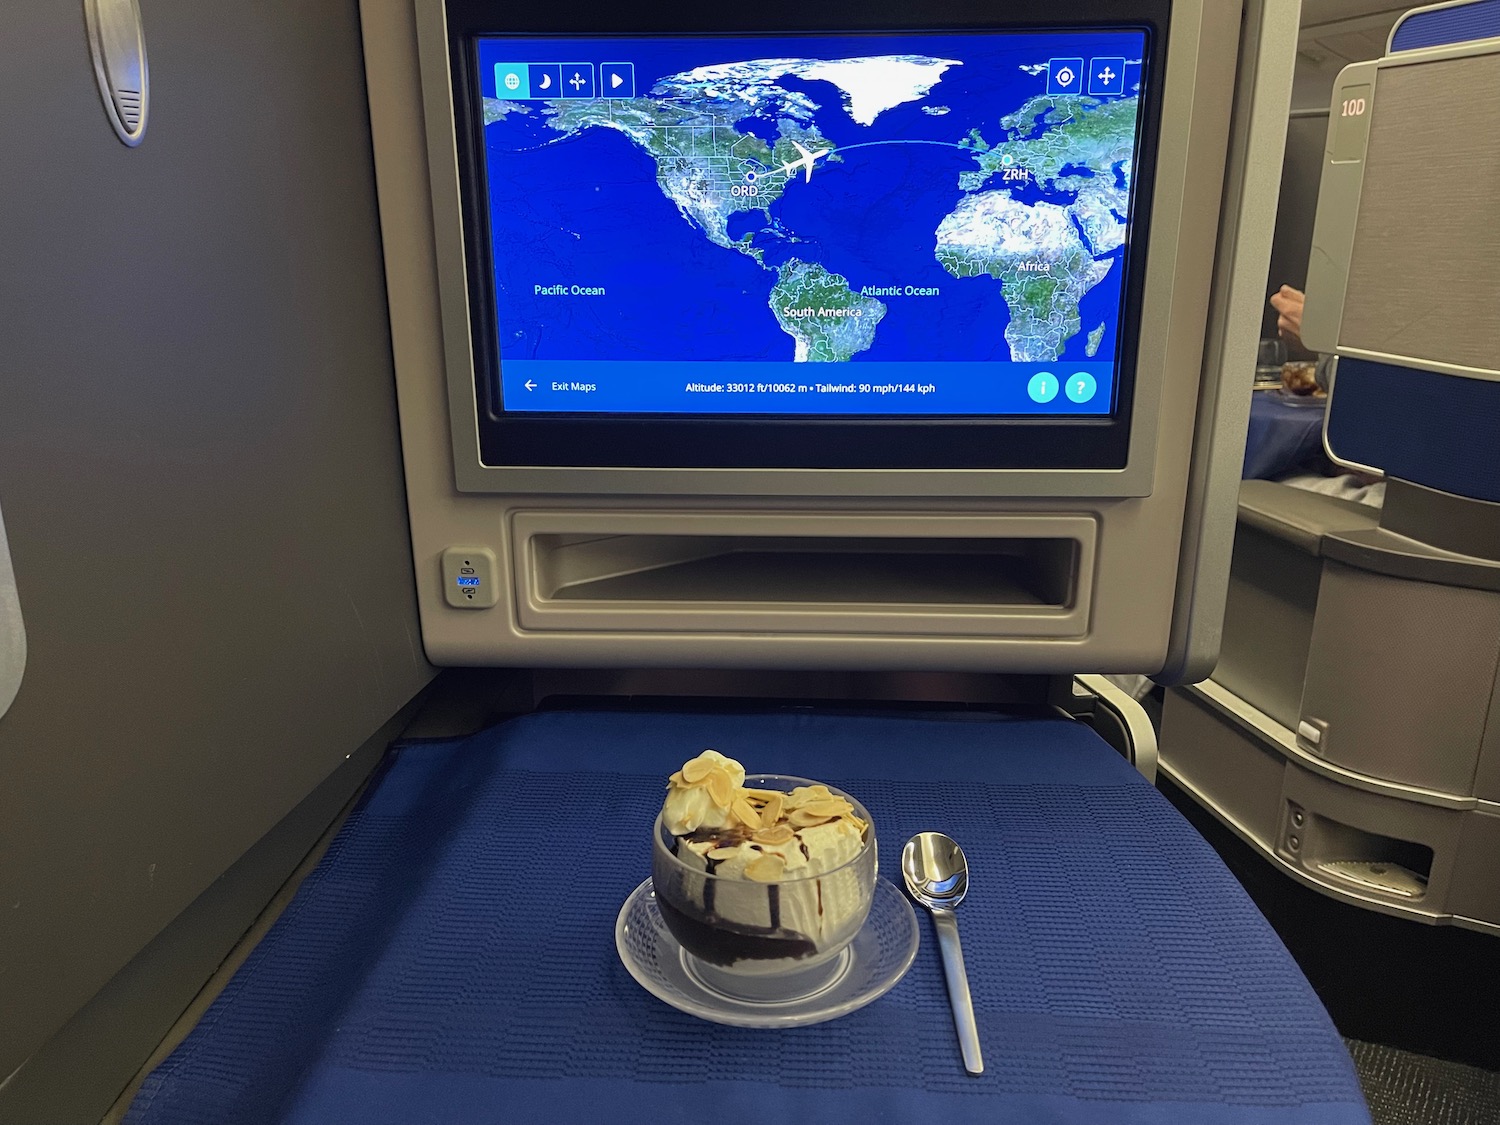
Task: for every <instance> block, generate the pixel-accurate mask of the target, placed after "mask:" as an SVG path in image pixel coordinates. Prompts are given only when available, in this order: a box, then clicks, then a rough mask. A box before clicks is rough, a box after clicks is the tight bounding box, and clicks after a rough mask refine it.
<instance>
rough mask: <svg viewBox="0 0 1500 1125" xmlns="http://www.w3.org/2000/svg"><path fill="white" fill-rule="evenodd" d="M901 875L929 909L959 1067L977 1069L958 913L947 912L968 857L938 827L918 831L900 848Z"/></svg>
mask: <svg viewBox="0 0 1500 1125" xmlns="http://www.w3.org/2000/svg"><path fill="white" fill-rule="evenodd" d="M901 876H902V878H903V879H905V880H906V890H907V892H908V893H909V894H910V895H911V897H912V898H914V899H916V900H917V901H918V902H920V903H921V904H922V905H923V906H925V907H927V909H928V910H930V911H932V922H933V925H934V926H936V927H937V935H938V948H939V949H941V950H942V953H943V975H944V976H945V977H947V978H948V1000H949V1002H950V1003H951V1004H952V1005H953V1022H954V1023H955V1024H957V1025H958V1044H959V1047H960V1049H961V1050H962V1051H963V1056H964V1069H965V1070H967V1071H968V1072H969V1073H970V1074H980V1073H982V1072H983V1070H984V1058H983V1056H981V1055H980V1053H979V1028H978V1027H976V1026H975V1024H974V1001H973V1000H972V999H971V998H970V996H969V978H968V976H967V974H965V972H964V951H963V949H962V947H961V946H960V945H959V943H958V916H957V915H956V914H954V913H953V910H954V908H955V907H956V906H958V904H959V903H961V902H963V900H964V895H966V894H968V892H969V861H968V860H966V859H965V858H964V850H963V849H962V848H961V847H959V846H958V844H957V843H956V842H955V841H954V840H952V839H951V838H949V837H947V836H944V835H943V834H942V833H941V832H918V833H917V834H916V835H915V836H913V837H912V838H911V839H910V840H908V841H906V847H904V848H902V849H901Z"/></svg>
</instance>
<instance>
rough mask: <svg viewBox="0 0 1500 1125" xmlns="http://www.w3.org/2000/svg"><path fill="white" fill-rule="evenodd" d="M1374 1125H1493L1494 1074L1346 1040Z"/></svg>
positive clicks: (1497, 1111) (1499, 1098)
mask: <svg viewBox="0 0 1500 1125" xmlns="http://www.w3.org/2000/svg"><path fill="white" fill-rule="evenodd" d="M1345 1042H1346V1043H1347V1044H1348V1045H1349V1053H1350V1054H1351V1055H1353V1056H1354V1068H1355V1070H1357V1071H1358V1072H1359V1082H1360V1085H1361V1086H1362V1087H1363V1088H1364V1091H1365V1100H1366V1101H1368V1102H1369V1103H1370V1115H1371V1116H1372V1117H1373V1118H1374V1119H1375V1125H1496V1123H1497V1122H1500V1074H1497V1073H1495V1072H1494V1071H1490V1070H1481V1069H1480V1068H1479V1067H1476V1066H1465V1065H1464V1064H1463V1063H1455V1062H1445V1061H1444V1060H1442V1059H1434V1058H1429V1057H1427V1056H1426V1055H1417V1054H1413V1053H1412V1052H1410V1051H1398V1050H1397V1049H1396V1048H1394V1047H1383V1046H1381V1045H1380V1044H1378V1043H1364V1042H1361V1041H1360V1040H1358V1039H1348V1040H1345Z"/></svg>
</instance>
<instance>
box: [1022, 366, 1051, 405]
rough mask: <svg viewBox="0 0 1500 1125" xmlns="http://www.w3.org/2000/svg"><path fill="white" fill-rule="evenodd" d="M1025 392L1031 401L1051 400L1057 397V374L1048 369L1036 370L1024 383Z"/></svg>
mask: <svg viewBox="0 0 1500 1125" xmlns="http://www.w3.org/2000/svg"><path fill="white" fill-rule="evenodd" d="M1026 393H1027V394H1029V395H1030V396H1031V401H1032V402H1051V401H1052V400H1053V399H1055V398H1056V397H1057V376H1056V375H1054V374H1052V372H1050V371H1038V372H1037V373H1036V374H1035V375H1033V376H1032V377H1031V382H1029V383H1027V384H1026Z"/></svg>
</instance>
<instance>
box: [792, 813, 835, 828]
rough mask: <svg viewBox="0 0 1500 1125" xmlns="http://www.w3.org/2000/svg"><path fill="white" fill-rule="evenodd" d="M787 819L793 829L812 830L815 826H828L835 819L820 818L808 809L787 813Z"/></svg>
mask: <svg viewBox="0 0 1500 1125" xmlns="http://www.w3.org/2000/svg"><path fill="white" fill-rule="evenodd" d="M786 819H787V822H788V823H790V824H791V826H792V827H793V828H811V827H812V826H813V825H815V824H827V823H828V822H829V821H830V820H832V819H833V817H831V816H820V815H818V814H817V813H814V812H809V811H808V810H807V809H793V810H792V811H791V812H789V813H787V817H786Z"/></svg>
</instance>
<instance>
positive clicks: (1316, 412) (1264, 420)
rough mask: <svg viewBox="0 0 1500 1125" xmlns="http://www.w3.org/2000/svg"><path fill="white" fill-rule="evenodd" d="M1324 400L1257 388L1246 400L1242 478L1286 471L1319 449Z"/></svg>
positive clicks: (1263, 476)
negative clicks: (1247, 422) (1247, 417)
mask: <svg viewBox="0 0 1500 1125" xmlns="http://www.w3.org/2000/svg"><path fill="white" fill-rule="evenodd" d="M1326 402H1327V400H1326V399H1320V398H1312V397H1308V398H1301V399H1296V400H1288V399H1286V398H1283V397H1281V395H1280V394H1278V393H1277V392H1276V391H1257V392H1256V393H1255V397H1254V398H1252V399H1251V400H1250V425H1249V428H1248V430H1247V431H1246V434H1245V465H1244V469H1243V471H1242V472H1241V474H1240V475H1241V476H1242V477H1243V478H1244V479H1245V480H1269V479H1270V478H1271V477H1274V476H1279V475H1280V474H1282V473H1289V472H1291V471H1292V470H1293V469H1295V468H1296V467H1297V466H1298V465H1300V464H1301V463H1302V462H1304V461H1306V460H1307V459H1308V458H1316V457H1317V456H1321V454H1322V452H1323V408H1324V406H1325V404H1326Z"/></svg>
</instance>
